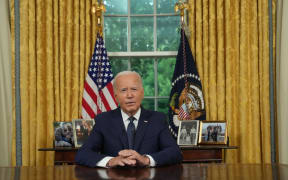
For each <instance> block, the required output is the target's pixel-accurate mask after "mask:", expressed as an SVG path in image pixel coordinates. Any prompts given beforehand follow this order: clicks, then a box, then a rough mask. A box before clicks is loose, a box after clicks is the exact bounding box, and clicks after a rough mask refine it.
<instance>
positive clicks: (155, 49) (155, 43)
mask: <svg viewBox="0 0 288 180" xmlns="http://www.w3.org/2000/svg"><path fill="white" fill-rule="evenodd" d="M156 3H157V2H156V0H153V6H154V8H153V11H154V13H153V14H154V16H153V18H154V26H153V27H154V30H153V32H154V33H153V35H154V51H157V12H156V8H157V6H156Z"/></svg>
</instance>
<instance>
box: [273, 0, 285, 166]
mask: <svg viewBox="0 0 288 180" xmlns="http://www.w3.org/2000/svg"><path fill="white" fill-rule="evenodd" d="M277 8H278V9H277V46H276V47H277V50H276V53H277V106H278V111H277V117H278V138H279V162H280V163H283V164H288V140H287V138H288V130H287V129H288V1H287V0H279V1H278V4H277Z"/></svg>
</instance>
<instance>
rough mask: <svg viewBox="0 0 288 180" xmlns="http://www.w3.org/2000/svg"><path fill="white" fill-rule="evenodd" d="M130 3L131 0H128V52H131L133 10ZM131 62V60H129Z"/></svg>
mask: <svg viewBox="0 0 288 180" xmlns="http://www.w3.org/2000/svg"><path fill="white" fill-rule="evenodd" d="M130 5H131V0H128V3H127V6H128V8H127V10H128V17H127V20H128V32H127V33H128V36H127V38H128V39H127V42H128V44H127V51H128V52H131V34H132V33H131V10H130ZM129 62H130V61H129Z"/></svg>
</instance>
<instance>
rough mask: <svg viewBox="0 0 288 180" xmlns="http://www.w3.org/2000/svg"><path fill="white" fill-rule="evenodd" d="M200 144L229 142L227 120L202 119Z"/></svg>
mask: <svg viewBox="0 0 288 180" xmlns="http://www.w3.org/2000/svg"><path fill="white" fill-rule="evenodd" d="M199 144H227V124H226V122H225V121H202V122H201V124H200V138H199Z"/></svg>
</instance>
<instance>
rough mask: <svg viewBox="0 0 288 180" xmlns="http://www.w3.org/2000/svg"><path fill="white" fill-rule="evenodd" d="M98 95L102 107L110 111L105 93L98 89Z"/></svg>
mask: <svg viewBox="0 0 288 180" xmlns="http://www.w3.org/2000/svg"><path fill="white" fill-rule="evenodd" d="M99 95H100V97H101V100H102V103H103V105H104V107H105V108H106V110H107V111H110V110H111V108H110V106H109V104H108V101H107V100H106V97H105V95H104V94H103V91H100V92H99Z"/></svg>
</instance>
